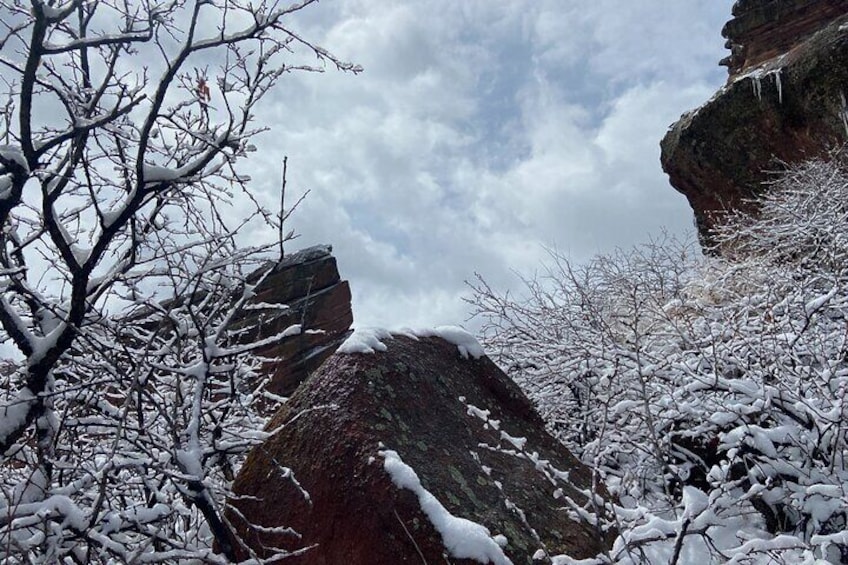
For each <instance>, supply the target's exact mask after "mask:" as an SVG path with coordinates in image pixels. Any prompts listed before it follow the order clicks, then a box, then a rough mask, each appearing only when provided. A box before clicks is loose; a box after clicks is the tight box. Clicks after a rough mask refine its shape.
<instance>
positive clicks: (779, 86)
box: [772, 69, 783, 104]
mask: <svg viewBox="0 0 848 565" xmlns="http://www.w3.org/2000/svg"><path fill="white" fill-rule="evenodd" d="M782 72H783V69H777V70H776V71H775V72H774V73H772V74H773V75H774V84H775V86H777V101H778V102H779V103H780V104H783V81H782V80H781V78H780V75H781V73H782Z"/></svg>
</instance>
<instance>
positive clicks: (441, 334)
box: [229, 328, 609, 565]
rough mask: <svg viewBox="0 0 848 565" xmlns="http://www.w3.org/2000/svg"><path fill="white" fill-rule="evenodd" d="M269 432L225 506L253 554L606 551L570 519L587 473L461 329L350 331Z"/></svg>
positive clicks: (367, 558)
mask: <svg viewBox="0 0 848 565" xmlns="http://www.w3.org/2000/svg"><path fill="white" fill-rule="evenodd" d="M267 431H269V432H271V434H272V435H271V436H270V437H269V439H268V440H267V441H266V442H265V443H264V444H263V445H262V446H260V447H258V448H257V449H255V450H254V451H253V452H252V453H251V454H250V455H249V457H248V459H247V461H246V463H245V464H244V466H243V467H242V469H241V472H240V473H239V475H238V477H237V478H236V481H235V484H234V492H235V493H236V496H235V497H234V499H233V500H232V504H233V505H234V507H235V508H236V509H237V511H233V510H231V511H230V512H229V519H230V520H231V521H232V523H233V524H234V525H235V526H236V528H237V529H238V531H239V533H240V535H241V536H242V537H243V538H244V539H245V540H246V541H247V542H248V543H249V545H250V547H251V548H252V550H253V551H255V552H256V554H257V555H258V556H259V557H262V556H268V555H269V554H268V552H267V551H266V549H265V548H266V547H282V548H286V549H289V550H292V551H294V550H299V549H303V548H309V549H307V550H306V551H305V552H304V553H303V554H302V555H300V556H295V557H293V558H292V559H291V561H288V560H287V562H288V563H295V564H315V565H324V564H327V565H330V564H333V565H336V564H340V563H344V564H345V565H357V564H359V565H381V564H398V563H422V562H426V563H444V562H450V563H495V564H508V563H516V564H517V563H522V564H523V563H528V564H529V563H552V562H553V558H554V557H555V556H557V555H561V554H566V553H567V554H569V555H570V556H571V557H574V558H588V557H591V556H594V555H596V554H597V553H598V552H599V551H602V550H603V549H604V547H605V543H606V540H603V539H601V538H602V536H601V535H600V534H599V533H598V532H597V531H596V530H595V529H594V528H593V527H592V526H591V525H590V524H588V523H586V522H583V521H580V520H578V519H577V518H576V515H577V514H578V513H579V512H581V508H582V507H585V508H587V509H588V508H590V505H589V504H588V502H587V498H586V496H584V494H583V492H589V491H590V489H591V488H592V486H591V485H592V476H591V472H590V470H589V469H588V468H587V467H585V466H584V465H582V464H581V463H580V462H578V461H577V460H576V459H575V458H574V457H573V456H571V455H570V454H569V453H568V451H567V450H566V449H565V448H564V447H563V446H562V445H561V444H560V443H558V442H557V441H556V440H555V439H554V438H553V437H551V436H550V435H549V434H548V433H547V432H546V431H545V429H544V423H543V422H542V420H541V419H540V417H539V416H538V414H537V413H536V412H535V410H534V409H533V406H532V405H531V404H530V402H529V401H528V399H527V398H526V397H525V396H524V395H523V394H522V393H521V391H520V390H519V388H518V387H517V386H516V385H515V384H514V383H513V382H512V381H510V380H509V379H508V378H507V377H506V375H505V374H504V373H503V372H501V371H500V370H499V369H498V368H497V367H496V366H495V365H494V363H492V362H491V361H490V360H489V359H488V358H486V357H485V356H483V355H482V350H481V349H480V346H479V344H477V343H476V341H474V340H473V338H471V336H470V335H469V334H467V333H465V332H463V331H462V330H460V329H459V328H436V329H435V330H431V331H427V332H405V333H403V334H391V333H389V332H385V331H364V332H363V331H358V332H356V333H354V335H353V336H352V337H351V338H350V340H349V341H348V342H346V344H345V345H343V346H342V348H341V349H340V350H339V352H337V353H336V354H335V355H333V356H332V357H331V358H330V359H329V360H328V361H327V362H325V363H324V365H322V366H321V368H320V369H318V370H317V371H316V372H315V373H314V374H313V375H312V376H311V377H310V378H309V379H308V380H307V381H306V382H304V383H303V384H302V385H301V386H300V387H299V388H298V390H297V391H296V393H295V394H294V395H293V396H292V397H291V398H290V399H289V401H288V402H287V403H286V404H285V405H284V406H283V408H282V409H281V410H280V412H278V413H277V414H276V416H275V417H274V418H273V420H272V421H271V422H270V424H269V426H268V430H267ZM596 488H597V489H599V490H600V491H602V492H601V494H602V495H605V492H603V487H602V486H600V485H598V486H596ZM247 523H253V524H255V525H258V526H260V527H259V528H253V527H248V526H247V525H246V524H247ZM286 528H291V529H292V530H287V529H286ZM294 532H297V534H295V533H294ZM606 535H607V536H609V532H608V533H607V534H606ZM244 556H245V557H247V554H246V553H245V555H244Z"/></svg>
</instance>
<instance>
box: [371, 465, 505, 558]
mask: <svg viewBox="0 0 848 565" xmlns="http://www.w3.org/2000/svg"><path fill="white" fill-rule="evenodd" d="M378 453H379V454H380V455H381V456H382V457H383V459H385V461H384V462H383V468H384V469H385V470H386V472H387V473H388V474H389V476H390V477H391V478H392V482H393V483H394V484H395V485H396V486H398V487H400V488H405V489H408V490H411V491H412V492H414V493H415V494H416V496H418V502H419V503H420V504H421V510H422V511H424V513H425V514H426V515H427V517H428V518H429V519H430V522H431V523H432V524H433V526H434V527H435V528H436V530H437V531H438V532H439V534H440V535H441V536H442V543H443V544H444V546H445V549H447V550H448V553H449V554H450V555H451V557H456V558H457V559H474V560H475V561H478V562H479V563H494V564H495V565H512V561H510V559H509V558H508V557H507V556H506V555H505V554H504V552H503V549H501V547H502V546H505V545H506V543H507V539H506V537H504V536H503V535H496V536H494V537H492V535H491V533H490V532H489V530H488V528H486V527H485V526H483V525H482V524H478V523H476V522H472V521H471V520H467V519H465V518H458V517H456V516H454V515H453V514H451V513H450V512H448V510H447V509H446V508H445V507H444V506H443V505H442V503H441V502H439V500H438V499H437V498H436V497H435V496H433V495H432V494H431V493H430V492H428V491H427V490H426V489H425V488H424V487H423V486H422V485H421V480H420V479H419V478H418V475H416V474H415V471H414V470H413V469H412V467H410V466H409V465H407V464H406V463H404V462H403V460H401V458H400V456H399V455H398V454H397V452H396V451H392V450H390V449H386V450H383V451H378Z"/></svg>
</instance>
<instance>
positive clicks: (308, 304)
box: [230, 246, 353, 396]
mask: <svg viewBox="0 0 848 565" xmlns="http://www.w3.org/2000/svg"><path fill="white" fill-rule="evenodd" d="M331 252H332V248H331V247H329V246H316V247H310V248H308V249H304V250H302V251H299V252H297V253H294V254H292V255H289V256H287V257H285V258H284V259H283V260H282V261H281V262H279V263H278V264H277V265H275V266H274V267H273V272H272V273H271V274H270V275H269V276H268V277H267V278H266V279H265V280H264V281H263V282H262V285H260V287H259V288H257V289H256V294H255V296H254V297H253V299H252V300H251V302H250V303H251V304H252V305H254V306H255V305H257V304H263V303H264V304H273V305H277V304H285V305H287V306H288V309H287V310H284V311H280V310H275V309H271V308H268V309H261V308H260V309H254V308H251V309H246V310H244V311H243V312H242V314H241V315H240V316H239V317H238V318H237V319H236V321H235V322H234V323H233V324H232V325H231V327H230V329H231V330H233V331H238V330H240V329H241V330H243V333H242V335H241V336H240V338H239V339H240V340H241V341H253V340H255V339H262V338H265V337H268V336H272V335H274V334H277V333H279V332H281V331H283V330H285V329H286V328H288V327H290V326H292V325H294V324H301V326H302V330H303V331H302V332H301V333H300V334H298V335H293V336H291V337H288V338H285V339H284V340H283V341H282V342H280V343H278V344H276V345H274V346H270V347H267V348H265V349H261V350H259V351H258V352H257V353H258V354H259V355H260V356H262V357H266V358H268V362H267V363H266V364H265V366H264V368H263V372H264V373H266V374H269V375H270V376H271V379H270V382H269V383H268V384H267V385H266V386H265V388H266V390H268V391H269V392H271V393H273V394H276V395H282V396H288V395H290V394H291V393H292V392H294V389H295V388H297V386H298V385H299V384H300V383H301V382H302V381H303V380H304V379H305V378H306V377H307V376H308V375H309V373H311V372H312V371H314V370H315V369H316V368H318V366H319V365H320V364H321V363H322V362H323V361H324V360H325V359H326V358H327V357H329V356H330V355H331V354H332V353H333V352H334V351H335V350H336V349H337V348H338V346H339V345H341V343H342V342H343V341H344V340H345V338H346V337H347V335H348V333H349V332H348V330H349V329H350V326H351V324H352V323H353V314H352V312H351V304H350V299H351V296H350V287H349V286H348V283H347V281H343V280H341V278H340V277H339V271H338V268H337V266H336V259H335V257H333V256H332V254H331Z"/></svg>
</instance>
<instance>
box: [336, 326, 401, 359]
mask: <svg viewBox="0 0 848 565" xmlns="http://www.w3.org/2000/svg"><path fill="white" fill-rule="evenodd" d="M384 339H392V332H390V331H388V330H383V329H380V328H356V329H355V330H353V333H352V334H351V335H350V337H349V338H347V339H346V340H345V341H344V343H343V344H341V346H340V347H339V348H338V349H337V350H336V351H337V352H338V353H345V354H348V355H350V354H353V353H374V352H375V351H385V350H386V349H387V348H386V344H385V343H383V340H384Z"/></svg>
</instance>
